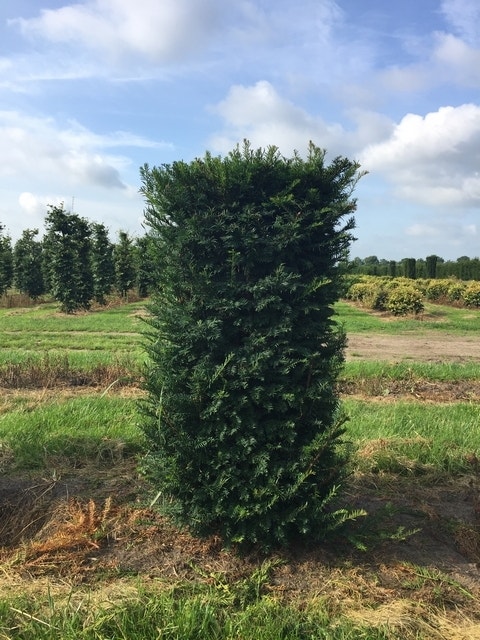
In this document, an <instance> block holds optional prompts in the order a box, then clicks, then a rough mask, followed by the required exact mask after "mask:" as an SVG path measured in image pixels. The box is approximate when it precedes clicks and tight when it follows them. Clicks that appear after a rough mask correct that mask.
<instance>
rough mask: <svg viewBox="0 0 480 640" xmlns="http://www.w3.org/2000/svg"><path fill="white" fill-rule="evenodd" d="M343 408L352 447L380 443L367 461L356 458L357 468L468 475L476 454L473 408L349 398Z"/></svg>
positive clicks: (478, 439)
mask: <svg viewBox="0 0 480 640" xmlns="http://www.w3.org/2000/svg"><path fill="white" fill-rule="evenodd" d="M343 408H344V411H345V413H346V414H347V415H348V416H349V421H348V422H347V437H348V438H349V439H351V441H352V442H353V443H354V445H355V447H356V448H357V449H360V450H361V449H362V448H363V447H367V445H368V443H372V442H376V443H377V445H378V446H374V447H373V448H371V451H372V453H371V455H369V456H368V457H367V458H362V459H361V460H359V459H358V458H357V459H355V460H354V464H357V465H360V467H361V468H366V467H368V468H369V469H373V470H375V471H381V470H387V471H391V472H395V473H401V474H404V473H409V474H412V473H418V474H422V473H427V472H432V473H433V474H438V473H440V474H450V475H455V474H458V473H462V472H468V471H470V472H471V471H472V468H471V463H470V462H469V458H470V457H471V456H472V455H477V454H478V453H479V452H480V429H479V428H478V415H479V411H478V405H477V404H473V403H472V404H470V403H462V402H458V403H453V404H441V405H435V404H423V403H419V402H395V403H392V402H387V403H381V402H368V401H359V400H349V399H347V400H345V401H344V402H343ZM367 448H368V447H367Z"/></svg>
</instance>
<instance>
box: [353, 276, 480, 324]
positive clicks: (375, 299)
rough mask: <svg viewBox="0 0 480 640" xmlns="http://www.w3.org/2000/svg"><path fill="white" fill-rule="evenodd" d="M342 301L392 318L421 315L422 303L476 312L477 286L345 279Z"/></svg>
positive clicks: (471, 283) (479, 289) (451, 282)
mask: <svg viewBox="0 0 480 640" xmlns="http://www.w3.org/2000/svg"><path fill="white" fill-rule="evenodd" d="M345 297H346V298H347V299H349V300H353V301H354V302H357V303H359V304H361V305H362V306H364V307H367V308H369V309H374V310H377V311H389V312H390V313H392V314H393V315H396V316H404V315H408V314H418V313H421V312H422V311H423V309H424V307H425V301H426V300H428V301H429V302H434V303H438V304H450V305H455V306H460V307H469V308H480V282H478V281H476V280H471V281H468V282H464V281H462V280H457V279H456V278H448V279H444V280H430V279H423V278H421V279H420V278H419V279H417V280H412V279H410V278H391V277H388V276H368V275H362V276H353V277H347V286H346V296H345Z"/></svg>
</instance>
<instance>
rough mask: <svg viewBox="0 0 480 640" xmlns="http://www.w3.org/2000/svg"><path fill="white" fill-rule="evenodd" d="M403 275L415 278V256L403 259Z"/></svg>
mask: <svg viewBox="0 0 480 640" xmlns="http://www.w3.org/2000/svg"><path fill="white" fill-rule="evenodd" d="M403 275H404V276H405V277H406V278H410V279H411V280H415V278H416V277H417V261H416V260H415V258H404V259H403Z"/></svg>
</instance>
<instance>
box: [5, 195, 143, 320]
mask: <svg viewBox="0 0 480 640" xmlns="http://www.w3.org/2000/svg"><path fill="white" fill-rule="evenodd" d="M45 229H46V232H45V235H44V236H43V238H41V239H40V238H39V232H38V229H26V230H25V231H23V233H22V235H21V237H20V238H19V239H18V240H17V241H16V242H15V243H14V244H13V243H12V241H11V238H10V237H9V236H8V235H6V234H5V229H4V226H3V225H2V224H1V223H0V295H3V294H5V293H6V292H7V291H8V290H9V289H10V288H11V287H13V288H15V289H16V290H18V291H20V292H21V293H24V294H26V295H28V296H30V297H31V298H33V299H34V300H35V299H38V298H39V297H40V296H43V295H50V296H52V297H53V298H55V300H57V301H59V302H60V304H61V308H62V310H63V311H65V312H66V313H73V312H75V311H76V310H79V309H88V308H90V307H91V305H92V303H93V302H96V303H98V304H101V305H104V304H106V302H107V296H109V295H110V294H112V293H116V294H119V295H121V296H126V294H127V292H129V291H131V290H132V289H135V290H136V291H137V293H138V295H139V296H140V297H145V296H147V295H148V294H149V289H150V286H151V284H152V282H153V278H154V265H155V261H154V260H153V258H152V257H151V245H150V242H149V237H148V235H145V236H142V237H139V238H132V237H131V236H130V235H129V234H128V233H127V232H126V231H119V232H118V237H117V242H115V243H113V242H112V241H111V240H110V238H109V234H108V229H107V228H106V227H105V225H103V224H100V223H96V222H90V221H88V220H87V219H85V218H82V217H80V216H79V215H77V214H75V213H71V212H68V211H66V210H65V209H64V206H63V205H60V206H49V207H48V213H47V215H46V217H45Z"/></svg>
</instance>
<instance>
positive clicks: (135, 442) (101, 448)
mask: <svg viewBox="0 0 480 640" xmlns="http://www.w3.org/2000/svg"><path fill="white" fill-rule="evenodd" d="M0 445H1V449H0V452H1V451H3V454H4V456H5V455H7V454H6V452H8V455H9V457H10V460H9V468H15V469H25V470H26V469H38V468H50V467H52V465H54V464H55V463H61V464H66V465H70V466H75V465H76V464H82V463H87V462H92V461H94V460H95V459H99V458H101V457H102V456H104V455H105V452H107V454H108V452H109V451H111V452H115V451H116V452H117V453H118V454H119V455H120V454H121V455H122V456H127V455H133V454H136V453H139V452H140V451H141V450H142V446H143V437H142V434H141V431H140V429H139V428H138V408H137V403H136V400H135V398H125V397H121V396H114V395H113V396H110V395H102V394H88V395H84V396H81V397H76V398H68V399H62V397H61V396H56V397H51V398H50V399H49V400H47V401H44V400H43V399H42V397H41V396H39V397H38V398H34V399H32V398H31V397H29V396H25V397H17V398H16V399H15V401H14V402H12V403H11V404H10V406H9V407H8V410H7V411H5V412H4V413H1V414H0Z"/></svg>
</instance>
